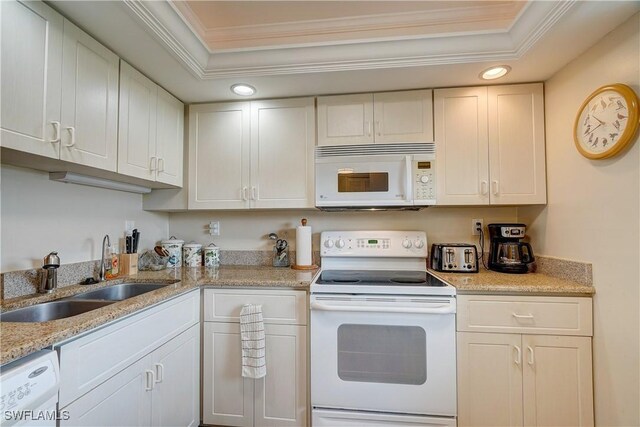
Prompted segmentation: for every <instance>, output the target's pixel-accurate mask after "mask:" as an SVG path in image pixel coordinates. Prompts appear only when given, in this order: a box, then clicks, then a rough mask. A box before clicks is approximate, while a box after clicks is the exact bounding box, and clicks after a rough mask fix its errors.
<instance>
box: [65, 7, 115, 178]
mask: <svg viewBox="0 0 640 427" xmlns="http://www.w3.org/2000/svg"><path fill="white" fill-rule="evenodd" d="M118 63H119V58H118V57H117V56H116V55H115V54H114V53H113V52H111V51H110V50H109V49H107V48H106V47H104V46H103V45H101V44H100V43H98V42H97V41H96V40H95V39H93V38H91V37H90V36H89V35H88V34H86V33H85V32H83V31H82V30H80V29H79V28H78V27H76V26H75V25H73V24H72V23H71V22H69V21H68V20H66V19H65V21H64V40H63V61H62V120H61V122H62V147H61V148H60V159H61V160H66V161H69V162H73V163H78V164H81V165H85V166H92V167H95V168H98V169H105V170H110V171H114V172H115V171H116V169H117V163H118V159H117V154H118V74H119V66H118Z"/></svg>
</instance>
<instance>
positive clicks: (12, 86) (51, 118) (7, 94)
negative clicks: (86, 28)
mask: <svg viewBox="0 0 640 427" xmlns="http://www.w3.org/2000/svg"><path fill="white" fill-rule="evenodd" d="M0 15H1V19H2V24H1V25H2V34H1V36H0V37H1V40H2V46H1V48H0V55H1V59H0V63H1V67H2V69H1V71H0V75H1V79H2V89H1V92H2V97H1V99H2V101H1V106H0V110H1V118H0V123H1V133H0V141H1V143H2V146H3V147H9V148H13V149H15V150H20V151H26V152H29V153H34V154H39V155H41V156H47V157H52V158H55V159H57V158H58V157H59V155H60V140H59V135H60V99H61V87H60V76H61V72H62V26H63V18H62V16H60V15H59V14H58V13H56V12H55V11H54V10H53V9H51V8H50V7H49V6H46V5H45V4H44V3H42V2H24V3H20V2H17V1H3V2H0Z"/></svg>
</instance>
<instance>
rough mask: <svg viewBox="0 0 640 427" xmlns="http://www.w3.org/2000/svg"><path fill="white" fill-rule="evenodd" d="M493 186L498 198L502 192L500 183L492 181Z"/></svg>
mask: <svg viewBox="0 0 640 427" xmlns="http://www.w3.org/2000/svg"><path fill="white" fill-rule="evenodd" d="M491 186H492V188H493V194H494V195H495V196H497V195H498V192H499V191H500V183H499V182H498V181H497V180H493V181H491Z"/></svg>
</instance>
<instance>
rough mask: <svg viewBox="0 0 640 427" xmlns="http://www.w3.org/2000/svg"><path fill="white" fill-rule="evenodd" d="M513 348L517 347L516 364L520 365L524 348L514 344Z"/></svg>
mask: <svg viewBox="0 0 640 427" xmlns="http://www.w3.org/2000/svg"><path fill="white" fill-rule="evenodd" d="M513 348H515V349H516V360H515V362H516V365H518V366H520V364H521V363H522V350H520V347H518V346H517V345H514V346H513Z"/></svg>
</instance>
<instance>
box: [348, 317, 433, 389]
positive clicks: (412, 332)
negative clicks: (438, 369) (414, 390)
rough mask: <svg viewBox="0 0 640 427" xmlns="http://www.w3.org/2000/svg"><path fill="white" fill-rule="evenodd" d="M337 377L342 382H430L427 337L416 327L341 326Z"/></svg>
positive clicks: (419, 383)
mask: <svg viewBox="0 0 640 427" xmlns="http://www.w3.org/2000/svg"><path fill="white" fill-rule="evenodd" d="M338 376H339V377H340V379H341V380H343V381H357V382H368V383H385V384H412V385H421V384H424V383H425V382H426V380H427V337H426V333H425V331H424V329H422V328H420V327H417V326H392V325H352V324H343V325H340V326H339V327H338Z"/></svg>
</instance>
